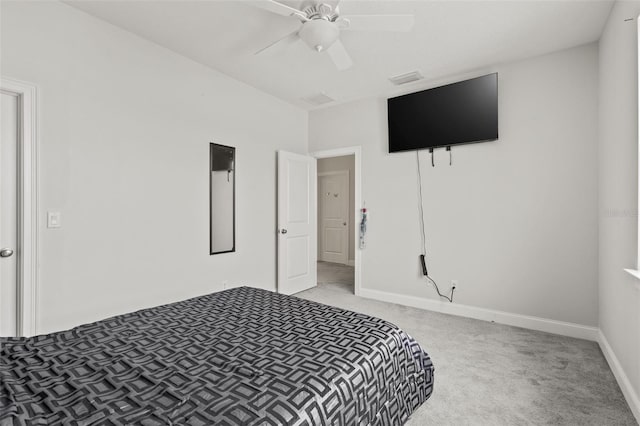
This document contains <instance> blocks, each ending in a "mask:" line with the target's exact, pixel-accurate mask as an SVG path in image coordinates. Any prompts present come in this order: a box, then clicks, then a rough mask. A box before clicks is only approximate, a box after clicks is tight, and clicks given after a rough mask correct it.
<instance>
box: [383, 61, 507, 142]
mask: <svg viewBox="0 0 640 426" xmlns="http://www.w3.org/2000/svg"><path fill="white" fill-rule="evenodd" d="M387 107H388V121H389V152H398V151H410V150H418V149H426V148H439V147H445V146H451V145H458V144H466V143H475V142H485V141H491V140H496V139H498V74H497V73H495V74H489V75H485V76H483V77H478V78H473V79H471V80H465V81H461V82H458V83H453V84H448V85H446V86H441V87H435V88H433V89H428V90H423V91H421V92H416V93H410V94H408V95H403V96H398V97H395V98H390V99H388V100H387Z"/></svg>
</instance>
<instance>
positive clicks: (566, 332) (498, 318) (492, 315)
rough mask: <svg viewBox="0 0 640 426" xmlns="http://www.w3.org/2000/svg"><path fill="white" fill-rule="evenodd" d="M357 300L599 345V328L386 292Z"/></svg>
mask: <svg viewBox="0 0 640 426" xmlns="http://www.w3.org/2000/svg"><path fill="white" fill-rule="evenodd" d="M359 296H360V297H364V298H367V299H375V300H381V301H383V302H390V303H397V304H399V305H405V306H411V307H414V308H419V309H426V310H428V311H435V312H440V313H444V314H450V315H456V316H461V317H467V318H475V319H479V320H484V321H493V322H497V323H499V324H506V325H512V326H515V327H522V328H528V329H531V330H537V331H544V332H547V333H553V334H560V335H562V336H569V337H576V338H578V339H586V340H591V341H594V342H597V341H599V338H598V332H599V329H598V328H596V327H588V326H585V325H580V324H574V323H570V322H563V321H555V320H550V319H545V318H540V317H533V316H527V315H519V314H513V313H510V312H503V311H496V310H492V309H485V308H478V307H475V306H468V305H460V304H458V303H449V302H441V301H438V300H433V299H427V298H423V297H416V296H407V295H403V294H397V293H388V292H386V291H379V290H372V289H368V288H361V289H360V294H359Z"/></svg>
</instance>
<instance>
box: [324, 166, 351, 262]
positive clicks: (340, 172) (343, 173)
mask: <svg viewBox="0 0 640 426" xmlns="http://www.w3.org/2000/svg"><path fill="white" fill-rule="evenodd" d="M317 175H318V191H317V193H318V195H319V194H320V177H322V176H346V177H347V191H348V192H349V196H351V186H350V185H349V170H333V171H330V172H318V173H317ZM349 204H350V203H349V199H348V198H347V235H349V232H350V231H351V225H350V224H349V222H350V220H349V216H351V212H350V211H349ZM354 204H355V203H354ZM319 207H320V197H318V212H320V209H319ZM320 220H321V217H320V214H319V213H318V227H320V226H322V224H321V223H320ZM321 241H324V239H322V238H320V233H318V242H321ZM353 244H354V256H355V244H356V241H355V240H354V242H353ZM322 248H323V249H324V247H322ZM346 256H347V261H346V262H345V263H344V264H345V265H349V261H350V260H351V259H349V240H348V239H347V252H346ZM318 260H320V253H319V252H318ZM349 266H353V265H349Z"/></svg>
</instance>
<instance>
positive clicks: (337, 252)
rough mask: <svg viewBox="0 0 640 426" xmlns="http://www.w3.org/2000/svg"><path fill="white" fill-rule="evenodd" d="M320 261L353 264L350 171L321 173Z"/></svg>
mask: <svg viewBox="0 0 640 426" xmlns="http://www.w3.org/2000/svg"><path fill="white" fill-rule="evenodd" d="M318 203H319V206H318V207H319V209H318V211H319V215H320V217H319V218H318V221H319V223H320V235H319V238H320V256H319V257H320V259H321V260H324V261H325V262H334V263H344V264H345V265H346V264H347V263H348V262H349V171H348V170H345V171H340V172H327V173H320V174H318Z"/></svg>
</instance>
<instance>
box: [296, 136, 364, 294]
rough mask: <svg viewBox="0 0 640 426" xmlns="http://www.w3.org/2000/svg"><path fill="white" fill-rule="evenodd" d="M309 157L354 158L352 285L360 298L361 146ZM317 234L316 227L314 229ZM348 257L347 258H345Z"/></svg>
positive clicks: (325, 151)
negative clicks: (348, 156) (350, 156)
mask: <svg viewBox="0 0 640 426" xmlns="http://www.w3.org/2000/svg"><path fill="white" fill-rule="evenodd" d="M309 155H310V156H312V157H315V158H317V159H320V158H331V157H344V156H346V155H353V156H354V163H355V167H354V171H353V175H354V176H353V179H354V194H353V199H354V211H353V212H351V214H352V215H353V218H354V221H353V223H354V224H355V226H354V229H352V230H351V232H352V233H353V238H354V242H355V250H354V259H353V260H354V265H353V266H354V283H353V292H354V294H355V295H356V296H360V288H361V285H362V255H363V251H362V250H361V249H360V247H359V244H358V242H359V241H360V226H359V223H360V209H361V208H362V207H363V205H362V179H361V174H362V171H361V170H362V169H361V165H362V147H361V146H348V147H344V148H335V149H327V150H321V151H314V152H311V153H309ZM316 232H317V227H316ZM347 257H348V256H347Z"/></svg>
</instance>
